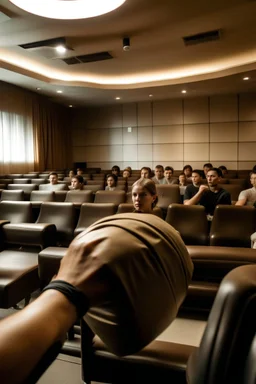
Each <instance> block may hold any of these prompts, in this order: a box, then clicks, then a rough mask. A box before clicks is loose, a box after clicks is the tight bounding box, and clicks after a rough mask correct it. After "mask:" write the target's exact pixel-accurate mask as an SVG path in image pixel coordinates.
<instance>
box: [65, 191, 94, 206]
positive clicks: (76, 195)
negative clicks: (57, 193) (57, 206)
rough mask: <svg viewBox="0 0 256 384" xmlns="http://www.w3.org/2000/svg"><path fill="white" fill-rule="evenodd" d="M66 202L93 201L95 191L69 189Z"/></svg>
mask: <svg viewBox="0 0 256 384" xmlns="http://www.w3.org/2000/svg"><path fill="white" fill-rule="evenodd" d="M65 202H70V203H74V204H77V205H79V206H80V205H81V204H83V203H92V202H93V193H92V191H84V190H82V191H79V190H74V191H68V192H67V195H66V199H65Z"/></svg>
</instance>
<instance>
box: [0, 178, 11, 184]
mask: <svg viewBox="0 0 256 384" xmlns="http://www.w3.org/2000/svg"><path fill="white" fill-rule="evenodd" d="M12 181H13V179H0V182H1V184H5V185H8V184H12Z"/></svg>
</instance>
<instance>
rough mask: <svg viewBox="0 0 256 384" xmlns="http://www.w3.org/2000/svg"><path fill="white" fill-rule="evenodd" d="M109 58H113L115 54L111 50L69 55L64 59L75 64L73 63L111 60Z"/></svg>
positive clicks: (69, 63) (70, 63)
mask: <svg viewBox="0 0 256 384" xmlns="http://www.w3.org/2000/svg"><path fill="white" fill-rule="evenodd" d="M109 59H113V56H112V55H111V54H110V53H109V52H98V53H92V54H89V55H80V56H73V57H68V58H66V59H62V60H63V61H64V62H65V63H66V64H68V65H73V64H81V63H92V62H95V61H102V60H109Z"/></svg>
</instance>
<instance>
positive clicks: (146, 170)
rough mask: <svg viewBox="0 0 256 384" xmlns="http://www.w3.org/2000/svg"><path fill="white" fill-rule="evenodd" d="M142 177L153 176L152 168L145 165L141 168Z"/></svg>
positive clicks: (148, 177)
mask: <svg viewBox="0 0 256 384" xmlns="http://www.w3.org/2000/svg"><path fill="white" fill-rule="evenodd" d="M140 177H141V178H142V179H150V177H151V169H150V168H149V167H143V168H141V170H140Z"/></svg>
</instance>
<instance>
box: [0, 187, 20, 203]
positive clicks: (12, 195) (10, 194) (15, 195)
mask: <svg viewBox="0 0 256 384" xmlns="http://www.w3.org/2000/svg"><path fill="white" fill-rule="evenodd" d="M4 200H10V201H23V200H24V191H23V190H15V191H10V190H3V191H2V193H1V201H4Z"/></svg>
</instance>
